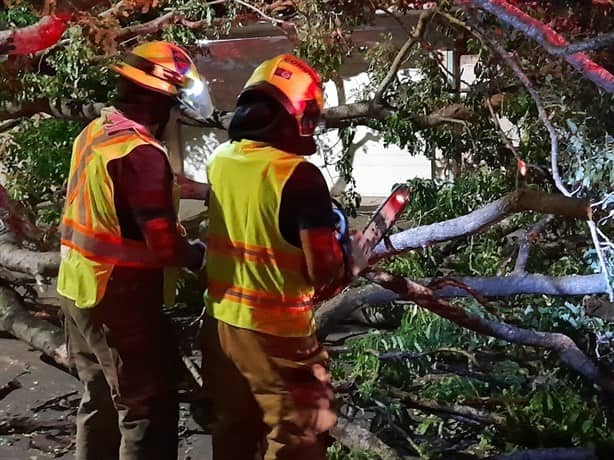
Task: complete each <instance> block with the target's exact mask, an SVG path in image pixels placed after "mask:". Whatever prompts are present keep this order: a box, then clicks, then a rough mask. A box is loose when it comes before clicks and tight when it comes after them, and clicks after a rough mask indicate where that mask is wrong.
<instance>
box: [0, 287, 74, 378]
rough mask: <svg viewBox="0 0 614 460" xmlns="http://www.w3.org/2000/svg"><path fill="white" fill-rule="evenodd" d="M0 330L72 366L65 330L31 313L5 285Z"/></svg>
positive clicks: (0, 293)
mask: <svg viewBox="0 0 614 460" xmlns="http://www.w3.org/2000/svg"><path fill="white" fill-rule="evenodd" d="M0 330H4V331H7V332H9V333H10V334H12V335H14V336H15V337H17V338H18V339H20V340H23V341H24V342H26V343H28V344H30V345H31V346H32V347H34V348H36V349H37V350H40V351H42V352H43V353H45V354H46V355H47V356H49V357H51V358H53V360H54V361H55V362H57V363H58V364H60V365H62V366H65V367H70V366H69V363H68V355H67V353H66V345H65V343H64V333H63V331H62V330H61V329H60V328H58V327H55V326H53V325H52V324H51V323H48V322H47V321H43V320H40V319H38V318H34V317H33V316H31V315H29V314H28V312H27V311H26V310H25V309H24V308H23V305H22V303H21V299H19V297H18V296H17V294H16V293H15V292H14V291H13V290H11V289H7V288H5V287H0Z"/></svg>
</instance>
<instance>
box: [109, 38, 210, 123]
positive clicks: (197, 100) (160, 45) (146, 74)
mask: <svg viewBox="0 0 614 460" xmlns="http://www.w3.org/2000/svg"><path fill="white" fill-rule="evenodd" d="M111 69H112V70H114V71H115V72H117V73H118V74H120V75H121V76H122V77H124V78H126V79H128V80H130V81H132V82H133V83H135V84H137V85H139V86H142V87H143V88H147V89H149V90H151V91H156V92H158V93H162V94H166V95H168V96H173V97H175V98H177V101H179V103H180V104H181V105H183V106H184V108H185V109H187V111H188V115H190V116H194V117H196V118H207V117H209V116H210V115H211V113H212V112H213V105H212V103H211V97H210V95H209V88H208V86H207V82H206V81H205V80H204V79H203V78H201V76H200V74H199V72H198V69H197V68H196V65H195V64H194V62H193V61H192V59H191V58H190V56H189V55H188V53H186V52H185V51H184V50H183V49H181V48H180V47H179V46H177V45H173V44H172V43H168V42H163V41H156V42H149V43H144V44H142V45H139V46H137V47H136V48H134V49H133V50H132V52H131V53H130V54H128V56H126V58H125V59H124V61H123V62H121V63H119V64H117V65H113V66H111Z"/></svg>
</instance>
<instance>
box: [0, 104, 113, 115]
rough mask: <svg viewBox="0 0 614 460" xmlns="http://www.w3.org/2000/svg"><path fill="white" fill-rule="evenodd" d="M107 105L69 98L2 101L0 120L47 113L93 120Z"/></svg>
mask: <svg viewBox="0 0 614 460" xmlns="http://www.w3.org/2000/svg"><path fill="white" fill-rule="evenodd" d="M104 106H105V104H104V103H101V102H90V103H82V102H75V101H72V100H68V99H60V100H55V101H52V100H49V99H36V100H33V101H27V102H22V103H19V102H13V101H0V120H12V119H15V118H21V117H30V116H32V115H36V114H37V113H46V114H48V115H51V116H53V117H55V118H62V119H68V120H91V119H94V118H96V117H97V116H98V115H100V111H101V110H102V108H103V107H104Z"/></svg>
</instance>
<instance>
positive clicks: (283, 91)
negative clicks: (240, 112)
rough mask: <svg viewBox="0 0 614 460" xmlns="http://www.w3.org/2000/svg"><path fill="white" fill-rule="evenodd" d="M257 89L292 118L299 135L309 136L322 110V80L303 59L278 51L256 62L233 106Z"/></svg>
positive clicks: (239, 103)
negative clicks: (277, 103) (279, 105)
mask: <svg viewBox="0 0 614 460" xmlns="http://www.w3.org/2000/svg"><path fill="white" fill-rule="evenodd" d="M254 91H261V92H264V93H266V94H268V95H269V96H271V97H273V98H274V99H275V100H276V101H277V102H279V103H280V104H281V105H282V106H283V107H284V109H285V110H286V111H287V112H288V113H289V114H290V115H292V116H294V117H295V118H296V122H297V124H298V130H299V134H300V135H301V136H312V135H313V133H314V131H315V129H316V127H317V125H318V123H319V121H320V118H321V115H322V112H323V111H324V97H323V94H322V80H321V79H320V76H319V75H318V73H317V72H316V71H315V70H314V69H313V68H312V67H311V66H309V65H308V64H307V63H306V62H305V61H303V60H301V59H299V58H298V57H296V56H293V55H291V54H282V55H280V56H276V57H274V58H272V59H269V60H268V61H264V62H263V63H262V64H260V65H259V66H258V67H257V68H256V70H254V73H252V76H251V77H250V78H249V80H247V83H245V86H244V87H243V91H241V94H240V95H239V99H238V101H237V105H241V103H242V102H243V101H244V100H245V99H246V97H247V95H248V94H250V93H252V92H254Z"/></svg>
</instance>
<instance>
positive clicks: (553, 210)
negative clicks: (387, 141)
mask: <svg viewBox="0 0 614 460" xmlns="http://www.w3.org/2000/svg"><path fill="white" fill-rule="evenodd" d="M521 211H533V212H541V213H546V214H555V215H559V216H564V217H566V218H572V219H590V217H591V209H590V205H589V203H588V201H587V200H582V199H579V198H572V197H565V196H562V195H554V194H550V193H546V192H540V191H537V190H529V189H520V190H517V191H515V192H512V193H510V194H508V195H505V196H504V197H502V198H499V199H498V200H497V201H495V202H493V203H490V204H488V205H486V206H484V207H482V208H480V209H477V210H475V211H473V212H471V213H469V214H466V215H464V216H460V217H457V218H455V219H450V220H446V221H443V222H437V223H434V224H431V225H423V226H420V227H416V228H412V229H409V230H405V231H402V232H399V233H395V234H394V235H392V236H391V237H390V243H391V244H392V247H393V248H394V249H392V250H391V249H388V248H386V245H385V244H384V243H380V244H378V245H377V247H376V248H375V250H374V252H373V254H374V258H376V259H380V258H382V257H386V256H389V255H392V254H395V253H400V252H404V251H408V250H411V249H418V248H424V247H427V246H430V245H432V244H435V243H441V242H442V241H448V240H451V239H454V238H459V237H463V236H467V235H471V234H473V233H477V232H479V231H481V230H483V229H484V228H487V227H489V226H491V225H493V224H495V223H497V222H499V221H500V220H502V219H503V218H505V217H507V216H509V215H510V214H514V213H517V212H521Z"/></svg>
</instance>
